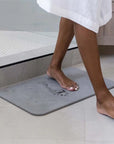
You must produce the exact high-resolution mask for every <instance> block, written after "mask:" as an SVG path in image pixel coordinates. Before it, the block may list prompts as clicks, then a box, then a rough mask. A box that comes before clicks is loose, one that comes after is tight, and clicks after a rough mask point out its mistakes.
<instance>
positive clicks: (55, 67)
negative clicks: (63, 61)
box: [49, 64, 61, 70]
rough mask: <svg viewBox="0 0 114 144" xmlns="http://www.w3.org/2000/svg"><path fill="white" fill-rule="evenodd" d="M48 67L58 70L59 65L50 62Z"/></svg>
mask: <svg viewBox="0 0 114 144" xmlns="http://www.w3.org/2000/svg"><path fill="white" fill-rule="evenodd" d="M49 68H50V69H56V70H60V69H61V65H56V64H55V65H54V64H50V66H49Z"/></svg>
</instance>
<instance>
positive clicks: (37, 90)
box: [0, 67, 114, 116]
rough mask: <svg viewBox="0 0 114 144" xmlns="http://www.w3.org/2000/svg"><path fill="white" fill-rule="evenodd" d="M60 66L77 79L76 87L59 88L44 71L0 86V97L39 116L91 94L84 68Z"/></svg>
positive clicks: (112, 83) (110, 83)
mask: <svg viewBox="0 0 114 144" xmlns="http://www.w3.org/2000/svg"><path fill="white" fill-rule="evenodd" d="M62 70H63V72H64V73H65V74H66V75H67V76H68V77H69V78H70V79H72V80H74V81H75V82H77V84H78V85H79V90H78V91H68V90H66V89H63V88H61V87H60V86H59V84H58V83H57V82H56V81H55V80H54V79H53V78H50V77H48V76H47V75H46V74H44V75H41V76H37V77H34V78H32V79H29V80H25V81H21V82H18V83H16V84H12V85H9V86H5V87H2V88H0V97H1V98H2V99H4V100H6V101H8V102H10V103H12V104H14V105H15V106H17V107H19V108H21V109H23V110H24V111H26V112H28V113H30V114H32V115H36V116H41V115H45V114H48V113H50V112H53V111H56V110H59V109H61V108H63V107H66V106H69V105H71V104H74V103H76V102H79V101H80V100H84V99H85V98H89V97H91V96H94V95H95V93H94V90H93V87H92V84H91V82H90V80H89V77H88V74H87V72H86V71H82V70H79V69H78V68H75V67H68V68H63V69H62ZM104 80H105V83H106V85H107V88H108V89H111V88H114V81H111V80H108V79H106V78H104Z"/></svg>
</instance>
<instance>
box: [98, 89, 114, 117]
mask: <svg viewBox="0 0 114 144" xmlns="http://www.w3.org/2000/svg"><path fill="white" fill-rule="evenodd" d="M105 95H107V97H106V98H104V100H103V101H98V100H97V111H98V112H99V113H100V114H104V115H107V116H109V117H111V118H113V119H114V97H113V96H112V94H111V93H110V91H108V92H106V93H105Z"/></svg>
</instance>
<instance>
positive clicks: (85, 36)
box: [74, 23, 114, 118]
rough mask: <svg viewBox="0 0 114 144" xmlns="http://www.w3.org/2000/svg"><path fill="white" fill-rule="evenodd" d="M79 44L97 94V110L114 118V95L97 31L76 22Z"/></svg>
mask: <svg viewBox="0 0 114 144" xmlns="http://www.w3.org/2000/svg"><path fill="white" fill-rule="evenodd" d="M74 34H75V39H76V41H77V45H78V48H79V51H80V54H81V57H82V60H83V63H84V65H85V68H86V70H87V73H88V75H89V78H90V80H91V83H92V85H93V88H94V91H95V94H96V98H97V101H96V106H97V111H98V112H99V113H101V114H105V115H108V116H110V117H112V118H114V97H113V96H112V94H111V93H110V91H109V90H108V88H107V87H106V85H105V82H104V79H103V75H102V71H101V65H100V56H99V49H98V44H97V36H96V33H95V32H93V31H91V30H89V29H86V28H85V27H83V26H81V25H79V24H77V23H74Z"/></svg>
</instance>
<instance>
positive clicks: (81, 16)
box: [37, 0, 112, 33]
mask: <svg viewBox="0 0 114 144" xmlns="http://www.w3.org/2000/svg"><path fill="white" fill-rule="evenodd" d="M37 3H38V5H39V6H40V7H41V8H43V9H44V10H45V11H47V12H49V13H52V14H55V15H58V16H60V17H65V18H67V19H70V20H72V21H74V22H76V23H78V24H80V25H82V26H84V27H85V28H87V29H89V30H92V31H94V32H96V33H98V32H99V27H100V26H103V25H105V24H106V23H107V22H109V20H110V19H111V18H112V0H37Z"/></svg>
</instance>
